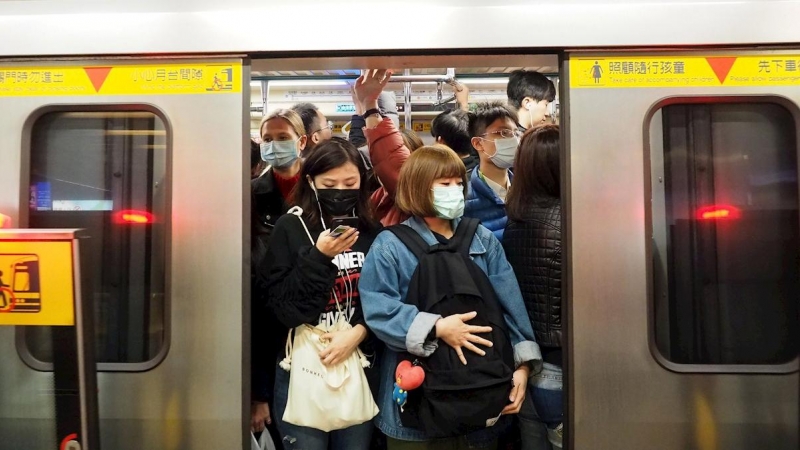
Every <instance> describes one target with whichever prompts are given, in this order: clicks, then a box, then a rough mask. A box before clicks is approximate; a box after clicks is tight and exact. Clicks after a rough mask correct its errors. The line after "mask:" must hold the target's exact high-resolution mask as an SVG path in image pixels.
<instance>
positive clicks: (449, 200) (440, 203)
mask: <svg viewBox="0 0 800 450" xmlns="http://www.w3.org/2000/svg"><path fill="white" fill-rule="evenodd" d="M433 207H434V208H436V212H437V213H439V217H440V218H442V219H449V220H453V219H456V218H458V217H461V216H463V215H464V188H463V187H462V186H435V187H434V188H433Z"/></svg>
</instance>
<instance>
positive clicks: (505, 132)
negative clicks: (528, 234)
mask: <svg viewBox="0 0 800 450" xmlns="http://www.w3.org/2000/svg"><path fill="white" fill-rule="evenodd" d="M469 132H470V136H471V137H472V146H473V147H474V148H475V150H477V151H478V157H479V159H480V164H479V166H478V168H477V170H473V171H472V176H471V178H470V187H469V197H468V198H467V204H466V208H465V211H464V215H465V216H467V217H474V218H476V219H478V220H480V221H481V224H483V226H485V227H486V228H488V229H489V230H491V231H492V233H494V235H495V236H496V237H497V238H498V239H500V240H501V241H502V240H503V231H504V230H505V228H506V222H507V220H508V219H507V217H506V194H507V193H508V189H509V188H510V187H511V180H512V178H513V174H512V173H511V171H510V170H509V169H510V168H511V167H512V166H513V165H514V157H515V156H516V154H517V147H518V146H519V137H520V132H519V130H518V129H517V113H516V112H514V110H512V109H511V108H509V107H508V105H506V104H505V103H502V102H492V103H479V104H478V106H477V108H476V109H475V111H474V112H471V113H470V114H469Z"/></svg>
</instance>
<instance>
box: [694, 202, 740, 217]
mask: <svg viewBox="0 0 800 450" xmlns="http://www.w3.org/2000/svg"><path fill="white" fill-rule="evenodd" d="M741 215H742V212H741V211H740V210H739V208H737V207H735V206H729V205H711V206H704V207H702V208H700V209H698V210H697V218H698V219H699V220H727V219H738V218H739V217H741Z"/></svg>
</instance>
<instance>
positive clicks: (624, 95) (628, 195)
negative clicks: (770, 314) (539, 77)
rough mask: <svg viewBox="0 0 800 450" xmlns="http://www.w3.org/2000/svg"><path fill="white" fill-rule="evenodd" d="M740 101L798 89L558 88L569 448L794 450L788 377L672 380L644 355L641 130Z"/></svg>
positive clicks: (796, 94) (792, 379)
mask: <svg viewBox="0 0 800 450" xmlns="http://www.w3.org/2000/svg"><path fill="white" fill-rule="evenodd" d="M571 56H573V57H574V56H576V54H572V55H571ZM577 56H583V55H577ZM565 69H566V70H568V69H567V68H566V66H565ZM564 82H568V78H564ZM748 94H760V95H781V96H784V97H786V98H789V99H791V100H793V101H794V102H796V103H800V87H797V86H791V87H785V88H775V87H746V88H683V89H681V88H658V89H635V88H629V89H616V90H615V89H578V88H571V89H569V105H568V108H569V111H568V113H567V114H568V121H569V125H568V127H569V128H568V130H569V131H568V132H569V136H568V140H569V165H568V167H569V177H570V178H569V180H570V181H569V183H570V186H569V190H570V196H569V197H568V201H567V202H568V205H567V206H568V209H567V211H568V213H567V215H566V217H567V220H568V224H567V229H568V230H569V236H568V240H569V248H568V252H569V255H568V259H569V261H571V276H570V279H569V281H570V283H571V286H570V287H571V292H570V302H571V307H570V313H571V316H570V317H571V320H572V322H571V324H570V331H569V339H570V342H571V343H572V348H571V356H572V358H571V360H570V366H569V367H568V369H569V372H570V377H571V386H570V389H571V391H570V398H571V402H570V408H571V412H572V415H571V417H570V418H569V420H570V421H571V422H572V424H571V425H572V426H571V432H572V436H571V438H572V439H571V441H572V446H571V448H575V449H583V448H592V449H596V450H604V449H609V450H610V449H620V448H625V449H629V448H630V449H633V448H647V449H663V450H679V449H680V450H684V449H695V448H698V449H716V448H720V449H722V448H724V449H733V450H735V449H751V448H769V449H795V448H797V446H798V428H797V423H798V384H799V383H798V374H797V373H796V372H795V373H791V374H786V375H755V374H749V375H745V374H679V373H675V372H670V371H668V370H667V369H665V368H664V367H662V366H661V365H659V364H658V363H657V362H656V360H655V359H654V357H653V355H652V354H651V350H650V347H649V341H650V336H649V335H648V333H649V327H648V320H649V311H648V307H649V304H650V301H649V297H648V296H649V294H650V292H651V291H650V289H651V287H650V286H649V285H648V284H649V281H648V280H649V273H648V270H649V267H650V264H651V258H652V255H651V254H649V253H648V251H649V249H650V246H649V244H648V242H649V240H650V239H651V234H650V233H651V231H650V230H649V228H648V225H647V224H648V222H647V221H648V219H649V217H648V216H649V214H650V213H649V210H650V208H651V203H650V202H651V199H650V198H648V194H649V190H650V188H649V184H650V171H651V161H650V160H649V159H648V155H647V154H646V152H645V151H644V149H645V146H646V143H645V140H646V136H645V132H644V130H645V129H650V128H649V127H650V123H649V122H647V123H645V120H646V118H647V115H648V113H649V111H650V108H651V107H652V106H653V105H654V104H656V103H657V102H658V101H659V100H661V99H663V98H665V97H669V96H687V95H696V96H709V95H748ZM645 127H647V128H645ZM654 150H656V151H657V150H658V149H657V148H655V149H654Z"/></svg>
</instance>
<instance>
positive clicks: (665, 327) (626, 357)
mask: <svg viewBox="0 0 800 450" xmlns="http://www.w3.org/2000/svg"><path fill="white" fill-rule="evenodd" d="M563 70H564V72H563V73H565V74H566V77H565V79H564V81H563V82H564V83H565V84H567V86H566V87H565V92H566V93H567V94H568V98H567V99H566V101H565V102H564V103H565V104H566V107H567V108H568V110H567V111H566V115H565V117H566V121H565V122H566V127H567V133H566V140H567V144H568V145H567V148H568V152H567V157H566V160H567V169H566V170H567V174H568V180H569V184H568V191H569V192H568V197H567V201H566V204H567V207H568V209H567V211H568V213H567V215H566V216H567V218H568V223H567V230H568V249H569V254H568V261H569V267H570V274H569V277H568V278H569V280H570V285H569V286H568V287H569V299H570V308H569V309H570V316H569V324H570V327H569V329H570V331H569V333H570V342H571V343H572V345H571V349H570V350H571V353H570V363H571V364H570V367H571V371H570V372H569V373H570V378H571V379H570V380H569V386H570V389H571V391H570V393H569V398H570V402H569V410H570V421H571V435H572V439H571V441H572V445H571V446H570V448H574V449H583V448H592V449H595V450H604V449H644V448H646V449H663V450H673V449H674V450H679V449H681V450H685V449H704V450H705V449H728V450H733V449H753V448H769V449H772V450H775V449H787V450H788V449H796V448H798V426H797V424H798V403H799V402H800V399H799V398H798V384H799V383H798V372H797V370H798V356H797V355H798V303H800V302H799V301H798V299H800V220H799V219H798V129H800V127H799V126H798V123H800V122H799V121H800V109H798V105H800V51H794V52H787V51H763V52H758V53H747V52H741V51H729V52H722V53H713V54H712V53H709V52H704V53H693V52H680V53H652V52H651V53H637V52H626V53H617V54H613V53H602V54H601V53H593V54H584V53H569V54H568V57H567V58H565V60H564V62H563Z"/></svg>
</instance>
